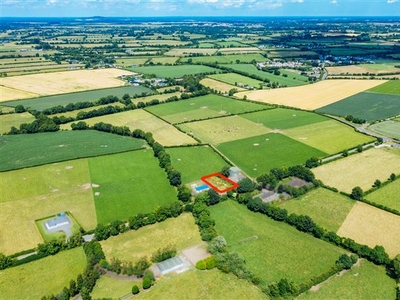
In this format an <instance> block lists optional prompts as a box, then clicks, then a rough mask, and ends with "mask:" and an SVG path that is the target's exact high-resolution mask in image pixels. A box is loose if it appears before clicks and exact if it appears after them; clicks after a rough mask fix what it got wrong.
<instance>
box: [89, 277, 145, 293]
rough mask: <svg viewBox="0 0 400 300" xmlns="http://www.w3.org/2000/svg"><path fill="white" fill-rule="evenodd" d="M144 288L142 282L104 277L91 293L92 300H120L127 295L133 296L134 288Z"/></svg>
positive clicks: (97, 282) (98, 281)
mask: <svg viewBox="0 0 400 300" xmlns="http://www.w3.org/2000/svg"><path fill="white" fill-rule="evenodd" d="M134 284H136V285H137V286H138V287H141V286H142V280H132V279H125V278H124V279H118V278H114V277H109V276H107V275H103V276H101V277H100V279H98V280H97V281H96V285H95V287H94V289H93V291H92V292H91V293H90V295H91V296H92V299H104V298H111V299H120V298H121V297H122V296H125V295H127V294H130V295H132V286H133V285H134Z"/></svg>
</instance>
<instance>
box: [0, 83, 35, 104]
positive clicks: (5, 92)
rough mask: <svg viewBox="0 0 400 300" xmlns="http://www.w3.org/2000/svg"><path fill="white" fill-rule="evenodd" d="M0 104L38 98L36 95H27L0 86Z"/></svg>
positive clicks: (27, 93) (26, 93) (23, 92)
mask: <svg viewBox="0 0 400 300" xmlns="http://www.w3.org/2000/svg"><path fill="white" fill-rule="evenodd" d="M0 95H1V97H0V103H1V102H4V101H9V100H17V99H28V98H35V97H39V95H38V94H34V93H29V92H25V91H21V90H17V89H12V88H9V87H5V86H2V85H0Z"/></svg>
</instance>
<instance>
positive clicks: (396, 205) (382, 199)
mask: <svg viewBox="0 0 400 300" xmlns="http://www.w3.org/2000/svg"><path fill="white" fill-rule="evenodd" d="M399 195H400V180H395V181H394V182H392V183H390V184H388V185H385V186H384V187H382V188H380V189H378V190H376V191H374V192H372V193H371V194H369V195H367V196H365V199H367V200H369V201H372V202H375V203H377V204H381V205H385V206H387V207H390V208H393V209H396V210H398V211H400V199H399Z"/></svg>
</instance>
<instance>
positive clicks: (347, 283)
mask: <svg viewBox="0 0 400 300" xmlns="http://www.w3.org/2000/svg"><path fill="white" fill-rule="evenodd" d="M395 294H396V283H395V281H394V280H393V279H391V278H390V277H389V276H387V275H386V272H385V269H384V268H383V267H381V266H377V265H374V264H373V263H370V262H369V261H367V260H365V259H362V260H360V262H359V263H358V264H357V265H355V266H353V267H352V268H351V270H349V271H347V272H346V273H344V274H341V275H336V276H334V277H332V278H330V279H328V281H326V282H324V283H323V284H322V285H319V286H318V289H316V290H310V291H308V292H306V293H304V294H302V295H300V296H299V297H298V299H301V300H303V299H307V300H308V299H310V300H313V299H315V300H318V299H332V300H341V299H347V300H359V299H395V298H396V295H395Z"/></svg>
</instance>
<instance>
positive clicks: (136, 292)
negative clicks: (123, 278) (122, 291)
mask: <svg viewBox="0 0 400 300" xmlns="http://www.w3.org/2000/svg"><path fill="white" fill-rule="evenodd" d="M132 294H133V295H137V294H139V287H138V286H137V285H136V284H134V285H133V286H132Z"/></svg>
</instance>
